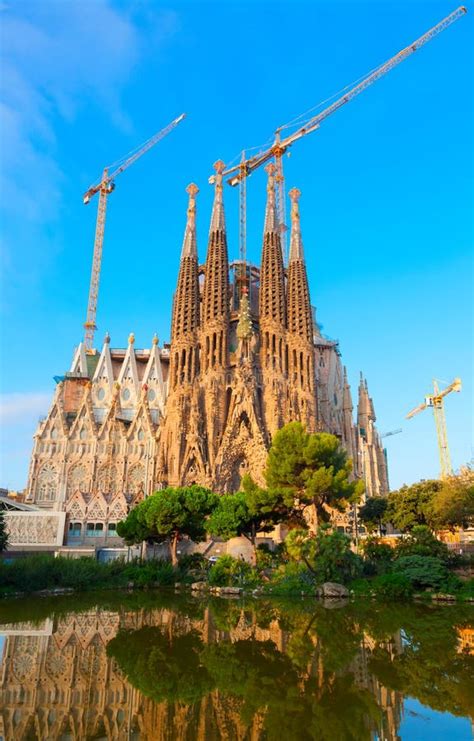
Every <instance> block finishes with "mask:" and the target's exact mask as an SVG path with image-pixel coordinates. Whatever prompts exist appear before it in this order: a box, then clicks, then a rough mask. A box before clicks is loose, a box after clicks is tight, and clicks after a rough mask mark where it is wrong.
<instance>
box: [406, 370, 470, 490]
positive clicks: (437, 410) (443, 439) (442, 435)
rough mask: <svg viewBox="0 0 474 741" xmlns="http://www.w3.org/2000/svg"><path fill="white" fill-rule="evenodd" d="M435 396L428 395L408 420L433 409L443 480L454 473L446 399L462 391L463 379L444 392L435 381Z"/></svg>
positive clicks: (456, 379)
mask: <svg viewBox="0 0 474 741" xmlns="http://www.w3.org/2000/svg"><path fill="white" fill-rule="evenodd" d="M433 390H434V393H433V394H427V396H425V400H424V402H423V404H420V405H419V406H417V407H415V408H414V409H412V410H411V412H408V414H407V417H406V418H407V419H411V418H412V417H414V416H415V415H416V414H418V413H419V412H422V411H423V410H424V409H426V407H431V408H432V409H433V415H434V418H435V423H436V434H437V436H438V451H439V462H440V466H441V478H445V477H446V476H451V475H452V473H453V467H452V465H451V456H450V454H449V445H448V431H447V428H446V417H445V414H444V397H445V396H447V395H448V394H450V393H451V391H458V392H459V391H461V379H460V378H455V379H454V381H453V382H452V383H450V384H449V386H447V387H446V388H445V389H443V390H442V391H440V390H439V386H438V381H436V380H433Z"/></svg>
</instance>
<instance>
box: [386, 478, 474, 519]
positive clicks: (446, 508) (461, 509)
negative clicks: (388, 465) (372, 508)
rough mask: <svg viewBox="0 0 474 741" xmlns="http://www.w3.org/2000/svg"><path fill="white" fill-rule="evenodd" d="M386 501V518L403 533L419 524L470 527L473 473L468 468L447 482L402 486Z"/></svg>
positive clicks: (434, 481) (426, 482)
mask: <svg viewBox="0 0 474 741" xmlns="http://www.w3.org/2000/svg"><path fill="white" fill-rule="evenodd" d="M387 501H388V507H387V512H386V516H385V519H386V520H387V521H390V522H391V523H392V524H393V525H394V526H395V527H396V528H397V529H398V530H402V531H403V532H410V531H411V530H412V529H413V528H414V527H416V526H417V525H427V526H428V527H430V528H432V529H433V530H443V529H455V528H456V527H467V526H468V525H470V524H471V523H472V522H473V521H474V471H472V470H470V469H468V468H466V469H463V470H461V472H460V473H459V474H458V475H456V476H449V477H448V478H446V479H441V480H436V479H435V480H428V481H419V482H418V483H416V484H412V485H411V486H406V485H405V486H402V487H401V489H398V491H393V492H391V493H390V494H389V496H388V500H387Z"/></svg>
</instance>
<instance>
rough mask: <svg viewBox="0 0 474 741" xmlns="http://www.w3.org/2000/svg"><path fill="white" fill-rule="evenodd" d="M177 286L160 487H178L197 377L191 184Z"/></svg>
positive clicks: (196, 287)
mask: <svg viewBox="0 0 474 741" xmlns="http://www.w3.org/2000/svg"><path fill="white" fill-rule="evenodd" d="M186 191H187V193H188V195H189V203H188V212H187V221H186V228H185V231H184V240H183V248H182V251H181V262H180V266H179V274H178V285H177V287H176V293H175V296H174V302H173V318H172V322H171V350H170V371H169V381H168V384H169V386H168V388H169V393H168V399H167V403H166V417H165V421H164V424H163V428H162V430H161V437H160V455H159V461H158V466H157V478H158V480H159V481H160V482H161V483H162V484H169V485H171V486H180V485H181V484H182V483H183V476H184V475H185V473H186V472H185V471H184V469H183V462H184V461H185V459H186V456H187V452H188V439H187V438H188V433H189V428H190V417H191V397H192V395H193V393H194V391H195V388H196V384H195V380H196V377H197V375H198V374H199V369H200V362H199V327H200V311H199V300H200V299H199V269H198V256H197V245H196V195H197V193H198V188H197V186H196V185H194V183H191V184H190V185H188V187H187V188H186Z"/></svg>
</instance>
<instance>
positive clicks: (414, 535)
mask: <svg viewBox="0 0 474 741" xmlns="http://www.w3.org/2000/svg"><path fill="white" fill-rule="evenodd" d="M396 555H397V558H398V557H404V556H432V557H433V558H439V559H441V560H442V561H445V562H448V561H449V559H450V555H449V550H448V547H447V545H446V544H445V543H442V542H441V541H440V540H438V539H437V538H436V537H435V536H434V535H433V533H432V532H431V530H430V529H429V527H426V525H417V526H416V527H414V528H413V530H412V531H411V533H410V535H409V536H408V537H407V538H404V539H401V540H400V541H399V543H398V544H397V547H396Z"/></svg>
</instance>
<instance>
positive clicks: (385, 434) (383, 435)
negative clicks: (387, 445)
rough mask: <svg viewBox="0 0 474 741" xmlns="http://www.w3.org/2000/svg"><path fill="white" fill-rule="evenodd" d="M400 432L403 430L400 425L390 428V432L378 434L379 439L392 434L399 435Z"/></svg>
mask: <svg viewBox="0 0 474 741" xmlns="http://www.w3.org/2000/svg"><path fill="white" fill-rule="evenodd" d="M400 432H403V430H402V428H401V427H399V428H398V430H390V432H384V433H383V434H382V435H380V439H381V440H383V438H384V437H391V436H392V435H399V434H400Z"/></svg>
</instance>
